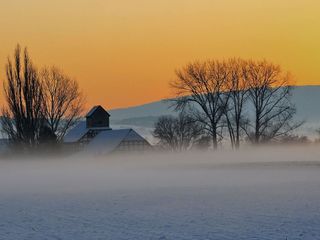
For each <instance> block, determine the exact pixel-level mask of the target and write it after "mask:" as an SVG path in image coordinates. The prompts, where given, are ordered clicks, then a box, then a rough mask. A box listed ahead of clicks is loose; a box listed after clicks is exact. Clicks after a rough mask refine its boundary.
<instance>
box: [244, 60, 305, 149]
mask: <svg viewBox="0 0 320 240" xmlns="http://www.w3.org/2000/svg"><path fill="white" fill-rule="evenodd" d="M245 79H246V81H248V84H249V99H250V102H251V104H252V106H253V109H254V120H253V121H252V122H251V123H250V124H248V125H247V127H246V128H245V130H246V132H247V135H248V137H249V139H250V140H251V141H252V142H253V143H256V144H258V143H261V142H266V141H270V140H274V139H277V138H279V137H282V136H284V135H287V134H288V133H290V132H291V131H292V130H294V129H296V128H297V127H299V126H300V125H301V123H293V121H292V120H293V116H294V114H295V113H296V109H295V106H294V105H293V104H292V102H291V90H292V80H291V77H290V74H289V73H288V72H283V71H282V70H281V68H280V66H278V65H274V64H272V63H269V62H267V61H248V64H247V69H246V71H245Z"/></svg>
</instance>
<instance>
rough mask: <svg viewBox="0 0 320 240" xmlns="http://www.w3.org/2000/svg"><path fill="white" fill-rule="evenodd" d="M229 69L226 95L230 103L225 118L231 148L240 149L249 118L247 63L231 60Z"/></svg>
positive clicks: (240, 60)
mask: <svg viewBox="0 0 320 240" xmlns="http://www.w3.org/2000/svg"><path fill="white" fill-rule="evenodd" d="M228 68H229V75H228V81H227V82H226V84H227V86H226V94H228V95H229V96H228V99H229V101H228V108H227V109H226V112H225V118H226V125H227V129H228V132H229V137H230V141H231V146H232V147H233V148H236V149H238V148H239V147H240V140H241V137H242V135H243V131H242V127H243V125H244V124H245V123H246V122H247V118H246V117H245V116H244V111H245V107H246V103H247V99H248V92H249V89H248V87H249V84H248V81H247V79H246V77H245V76H246V71H247V62H246V61H244V60H242V59H231V60H229V61H228Z"/></svg>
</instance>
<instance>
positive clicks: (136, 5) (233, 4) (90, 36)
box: [0, 0, 320, 108]
mask: <svg viewBox="0 0 320 240" xmlns="http://www.w3.org/2000/svg"><path fill="white" fill-rule="evenodd" d="M319 11H320V1H319V0H268V1H262V0H242V1H238V0H158V1H156V0H135V1H132V0H118V1H114V0H113V1H112V0H68V1H65V0H55V1H43V0H28V1H25V0H10V1H9V0H3V1H1V3H0V26H1V27H0V67H1V68H0V79H1V80H3V79H4V78H5V68H4V66H5V63H6V59H7V57H8V56H9V55H10V56H11V55H12V53H13V50H14V48H15V45H16V44H17V43H20V44H21V45H22V46H27V47H28V49H29V52H30V55H31V57H32V59H33V61H34V62H35V63H36V65H37V66H44V65H56V66H58V67H60V68H62V69H63V70H64V71H65V72H66V73H67V74H69V75H70V76H73V77H75V78H76V79H77V80H78V81H79V84H80V86H81V88H82V89H83V91H84V93H85V94H86V95H87V102H88V103H87V104H88V106H91V105H93V104H102V105H104V106H105V107H107V108H117V107H127V106H131V105H137V104H143V103H147V102H150V101H154V100H159V99H162V98H167V97H170V96H171V94H172V93H171V90H170V88H169V84H168V82H169V81H170V80H172V79H173V78H174V77H175V76H174V70H175V69H176V68H179V67H181V66H183V65H184V64H185V63H187V62H189V61H192V60H196V59H207V58H219V59H221V58H229V57H243V58H254V59H261V58H265V59H267V60H269V61H272V62H274V63H277V64H280V65H281V66H282V67H283V68H284V69H286V70H289V71H291V73H292V74H293V76H294V79H295V81H296V83H297V84H299V85H309V84H312V85H315V84H320V14H319ZM0 99H1V102H2V103H1V105H3V101H2V99H3V96H1V98H0Z"/></svg>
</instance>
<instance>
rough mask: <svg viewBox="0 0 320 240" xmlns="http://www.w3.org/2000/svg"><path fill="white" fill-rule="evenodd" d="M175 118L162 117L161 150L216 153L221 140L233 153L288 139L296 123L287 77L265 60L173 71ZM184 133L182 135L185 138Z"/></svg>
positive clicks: (190, 66) (194, 65)
mask: <svg viewBox="0 0 320 240" xmlns="http://www.w3.org/2000/svg"><path fill="white" fill-rule="evenodd" d="M170 86H171V88H172V89H173V90H174V92H175V98H174V99H173V100H171V101H172V106H173V107H174V108H175V110H177V111H178V112H180V114H179V116H178V117H166V116H164V117H161V118H160V119H159V120H158V121H157V122H156V124H155V130H154V133H153V134H154V136H155V137H156V138H158V139H159V143H160V145H161V146H163V147H166V148H169V149H172V150H181V149H190V148H192V147H193V146H194V145H196V146H197V145H199V139H201V140H202V141H200V143H201V146H206V145H208V141H209V139H210V141H211V145H212V147H213V149H217V148H218V145H219V143H221V142H222V140H223V139H228V140H229V141H230V144H231V146H232V148H234V149H238V148H239V147H240V144H241V142H244V141H246V142H251V143H253V144H262V143H267V142H272V141H282V140H284V139H288V138H290V137H292V133H293V131H294V130H295V129H297V128H298V127H299V126H301V124H302V122H295V121H294V115H295V113H296V108H295V106H294V104H293V103H292V101H291V95H292V89H293V81H292V77H291V75H290V73H289V72H286V71H283V70H282V69H281V67H280V66H279V65H276V64H273V63H271V62H267V61H266V60H261V61H254V60H244V59H235V58H233V59H229V60H222V61H221V60H207V61H202V62H201V61H196V62H192V63H189V64H187V65H186V66H184V67H182V68H181V69H178V70H176V78H175V79H174V80H173V81H171V83H170ZM186 129H187V133H186Z"/></svg>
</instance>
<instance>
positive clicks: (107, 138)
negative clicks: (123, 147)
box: [87, 129, 144, 154]
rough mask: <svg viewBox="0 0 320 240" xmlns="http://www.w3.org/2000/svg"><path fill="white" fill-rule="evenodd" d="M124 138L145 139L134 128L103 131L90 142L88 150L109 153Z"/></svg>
mask: <svg viewBox="0 0 320 240" xmlns="http://www.w3.org/2000/svg"><path fill="white" fill-rule="evenodd" d="M123 140H144V138H143V137H141V136H140V135H139V134H138V133H137V132H135V131H134V130H133V129H118V130H109V131H108V130H107V131H102V132H100V133H99V134H98V135H97V136H96V137H95V138H94V139H92V141H91V142H90V143H89V144H88V146H87V150H89V151H94V152H99V153H100V154H108V153H111V152H112V151H113V150H115V149H116V148H117V147H118V146H119V144H120V143H121V142H122V141H123Z"/></svg>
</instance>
